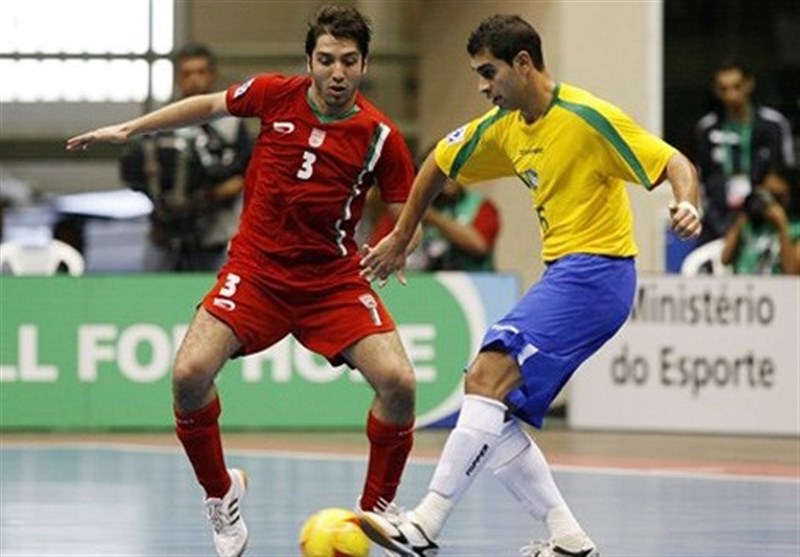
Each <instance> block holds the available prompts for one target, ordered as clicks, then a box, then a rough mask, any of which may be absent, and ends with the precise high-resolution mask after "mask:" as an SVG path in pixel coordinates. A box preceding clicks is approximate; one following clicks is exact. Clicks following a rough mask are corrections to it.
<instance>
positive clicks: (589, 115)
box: [556, 99, 653, 190]
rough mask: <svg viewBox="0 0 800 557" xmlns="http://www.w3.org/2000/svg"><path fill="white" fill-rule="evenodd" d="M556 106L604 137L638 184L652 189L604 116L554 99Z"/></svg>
mask: <svg viewBox="0 0 800 557" xmlns="http://www.w3.org/2000/svg"><path fill="white" fill-rule="evenodd" d="M556 104H558V106H560V107H562V108H564V109H565V110H569V111H570V112H572V113H574V114H575V115H577V116H578V117H579V118H581V119H583V120H584V121H585V122H586V123H587V124H589V125H590V126H592V127H593V128H594V129H595V130H597V131H598V132H599V133H600V135H602V136H603V137H605V138H606V139H607V140H608V142H609V143H611V145H612V146H613V147H614V148H615V149H616V150H617V152H618V153H619V154H620V156H621V157H622V158H623V160H624V161H625V162H626V163H628V166H630V167H631V170H633V172H634V174H636V177H637V178H639V182H640V183H641V184H642V185H643V186H644V187H645V188H647V189H648V190H651V189H653V183H652V182H651V181H650V178H649V177H648V176H647V172H645V170H644V167H643V166H642V163H641V162H639V159H637V158H636V155H635V154H634V153H633V151H632V150H631V148H630V146H629V145H628V144H627V143H626V142H625V140H624V139H623V138H622V136H621V135H620V134H619V132H618V131H617V130H616V128H614V126H613V125H611V122H609V121H608V120H607V119H606V117H605V116H603V115H602V114H600V112H598V111H597V110H595V109H594V108H592V107H590V106H586V105H583V104H576V103H572V102H569V101H565V100H563V99H556Z"/></svg>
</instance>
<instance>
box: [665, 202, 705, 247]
mask: <svg viewBox="0 0 800 557" xmlns="http://www.w3.org/2000/svg"><path fill="white" fill-rule="evenodd" d="M669 214H670V221H671V222H670V227H671V228H672V229H673V230H674V231H675V232H677V233H678V236H680V237H681V238H682V239H684V240H689V239H691V238H697V237H698V236H700V232H701V231H702V230H703V224H702V221H701V220H700V212H699V211H698V210H697V208H696V207H695V206H694V205H692V204H691V203H689V202H688V201H681V202H680V203H674V202H673V203H670V205H669Z"/></svg>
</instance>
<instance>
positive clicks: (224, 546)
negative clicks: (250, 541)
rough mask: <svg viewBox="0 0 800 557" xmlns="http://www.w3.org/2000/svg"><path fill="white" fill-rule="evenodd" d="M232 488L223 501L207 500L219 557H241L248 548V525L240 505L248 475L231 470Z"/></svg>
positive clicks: (207, 511) (210, 498)
mask: <svg viewBox="0 0 800 557" xmlns="http://www.w3.org/2000/svg"><path fill="white" fill-rule="evenodd" d="M228 474H230V477H231V487H230V489H228V493H226V494H225V496H224V497H223V498H222V499H218V498H216V497H209V498H208V499H206V513H207V514H208V521H209V522H210V523H211V529H212V530H213V533H214V548H215V549H216V550H217V555H219V557H241V556H242V555H244V550H245V547H247V537H248V532H247V525H246V524H245V523H244V519H243V518H242V514H241V510H240V508H239V507H240V505H241V504H242V500H243V499H244V494H245V492H246V491H247V475H246V474H245V473H244V472H243V471H242V470H237V469H236V468H231V469H229V470H228Z"/></svg>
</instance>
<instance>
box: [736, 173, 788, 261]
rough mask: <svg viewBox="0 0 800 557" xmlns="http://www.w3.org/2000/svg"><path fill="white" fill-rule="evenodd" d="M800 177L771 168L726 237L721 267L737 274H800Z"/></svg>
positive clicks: (746, 201) (745, 204) (746, 200)
mask: <svg viewBox="0 0 800 557" xmlns="http://www.w3.org/2000/svg"><path fill="white" fill-rule="evenodd" d="M799 184H800V183H799V182H798V174H797V170H795V169H782V168H770V169H769V170H767V172H766V174H765V175H764V179H763V180H762V182H761V183H760V184H759V185H757V186H756V187H755V188H754V190H753V192H752V193H751V194H750V195H749V196H748V197H747V198H746V199H745V202H744V204H743V207H742V210H741V211H740V212H739V214H738V215H737V217H736V219H735V220H734V223H733V225H732V226H731V228H730V229H729V230H728V232H727V233H726V234H725V246H724V248H723V250H722V263H724V264H725V265H733V270H734V272H735V273H736V274H751V275H753V274H767V275H769V274H785V275H797V274H800V218H798V212H797V210H796V206H797V201H798V192H797V188H798V185H799Z"/></svg>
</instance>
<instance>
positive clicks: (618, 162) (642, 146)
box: [599, 107, 677, 189]
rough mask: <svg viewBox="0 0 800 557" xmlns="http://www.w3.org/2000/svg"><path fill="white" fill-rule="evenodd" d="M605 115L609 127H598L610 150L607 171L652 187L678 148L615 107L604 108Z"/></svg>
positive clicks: (629, 180)
mask: <svg viewBox="0 0 800 557" xmlns="http://www.w3.org/2000/svg"><path fill="white" fill-rule="evenodd" d="M605 116H606V119H607V122H608V123H609V128H608V129H604V126H599V130H600V133H601V135H602V136H603V138H604V140H605V146H606V149H607V150H608V152H609V153H610V154H611V157H610V159H611V164H610V167H609V168H608V169H607V171H608V174H610V175H612V176H614V177H616V178H621V179H623V180H625V181H627V182H634V183H637V184H640V185H642V186H644V187H645V188H647V189H652V188H653V187H654V186H655V185H656V184H657V182H658V179H659V177H660V176H661V175H662V173H663V172H664V169H665V168H666V166H667V162H668V161H669V159H670V157H672V155H674V154H675V153H676V152H677V150H676V149H675V148H674V147H673V146H672V145H670V144H669V143H667V142H666V141H664V140H663V139H661V138H659V137H657V136H655V135H653V134H652V133H650V132H648V131H646V130H645V129H644V128H642V127H641V126H640V125H639V124H637V123H636V122H635V121H634V120H633V119H632V118H631V117H629V116H628V115H627V114H625V113H624V112H622V110H620V109H618V108H615V107H612V108H611V109H609V110H607V111H606V114H605Z"/></svg>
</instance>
